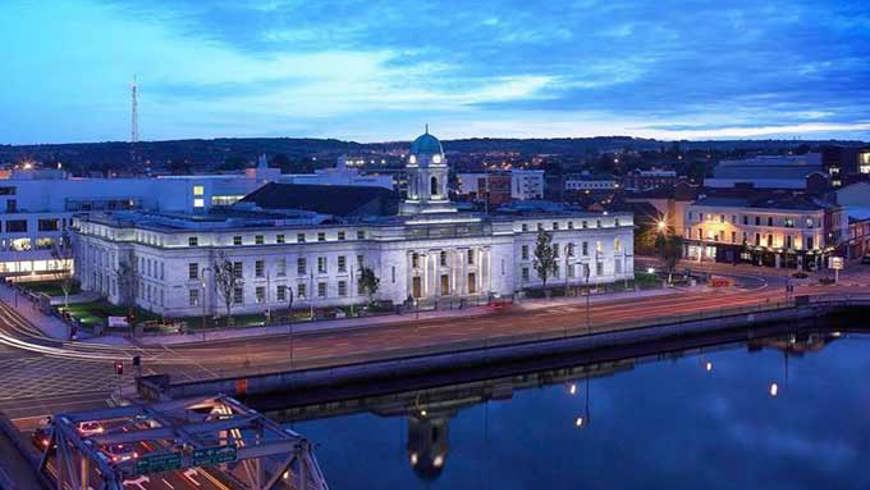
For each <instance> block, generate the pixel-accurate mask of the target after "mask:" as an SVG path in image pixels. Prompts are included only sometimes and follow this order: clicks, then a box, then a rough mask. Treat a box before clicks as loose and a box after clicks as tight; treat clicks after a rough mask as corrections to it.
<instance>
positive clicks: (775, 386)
mask: <svg viewBox="0 0 870 490" xmlns="http://www.w3.org/2000/svg"><path fill="white" fill-rule="evenodd" d="M769 392H770V396H776V395H778V394H779V385H778V384H776V383H770V390H769Z"/></svg>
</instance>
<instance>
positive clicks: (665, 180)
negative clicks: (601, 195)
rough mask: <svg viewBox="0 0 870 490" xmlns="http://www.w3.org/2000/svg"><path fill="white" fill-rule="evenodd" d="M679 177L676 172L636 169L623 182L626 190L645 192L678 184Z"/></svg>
mask: <svg viewBox="0 0 870 490" xmlns="http://www.w3.org/2000/svg"><path fill="white" fill-rule="evenodd" d="M678 180H679V176H677V172H676V170H663V169H658V168H653V169H650V170H640V169H634V170H631V171H629V172H628V173H627V174H626V175H625V177H624V178H623V180H622V187H623V188H625V189H626V190H633V191H645V190H649V189H656V188H659V187H664V186H672V185H674V184H676V183H677V181H678Z"/></svg>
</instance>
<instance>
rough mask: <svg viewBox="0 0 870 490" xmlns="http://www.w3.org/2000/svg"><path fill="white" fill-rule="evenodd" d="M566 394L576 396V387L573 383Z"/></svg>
mask: <svg viewBox="0 0 870 490" xmlns="http://www.w3.org/2000/svg"><path fill="white" fill-rule="evenodd" d="M568 393H571V394H572V395H576V394H577V385H576V384H574V383H571V387H570V388H568Z"/></svg>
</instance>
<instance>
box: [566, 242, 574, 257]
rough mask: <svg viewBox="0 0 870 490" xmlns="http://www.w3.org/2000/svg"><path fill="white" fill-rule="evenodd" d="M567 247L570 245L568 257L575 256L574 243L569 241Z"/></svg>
mask: <svg viewBox="0 0 870 490" xmlns="http://www.w3.org/2000/svg"><path fill="white" fill-rule="evenodd" d="M567 247H568V252H567V253H568V257H573V256H574V244H573V243H570V242H569V243H568V245H567Z"/></svg>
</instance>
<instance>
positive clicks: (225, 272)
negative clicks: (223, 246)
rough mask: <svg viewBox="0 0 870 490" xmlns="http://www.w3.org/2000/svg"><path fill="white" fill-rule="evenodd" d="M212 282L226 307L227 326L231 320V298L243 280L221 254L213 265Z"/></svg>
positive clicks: (242, 283)
mask: <svg viewBox="0 0 870 490" xmlns="http://www.w3.org/2000/svg"><path fill="white" fill-rule="evenodd" d="M239 272H241V271H239ZM214 282H215V287H216V288H217V292H218V294H219V295H220V297H221V299H222V300H223V302H224V307H226V310H227V324H228V325H229V324H231V323H232V318H233V317H232V313H233V296H234V294H235V291H236V288H240V287H242V286H243V285H244V280H243V279H242V277H241V274H237V273H236V268H235V267H234V266H233V263H232V262H231V261H230V260H229V259H227V258H226V257H225V256H224V255H223V254H220V255H219V256H218V258H217V260H216V261H215V263H214Z"/></svg>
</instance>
